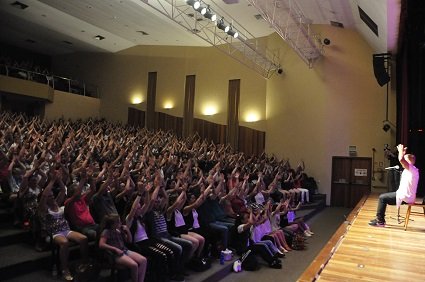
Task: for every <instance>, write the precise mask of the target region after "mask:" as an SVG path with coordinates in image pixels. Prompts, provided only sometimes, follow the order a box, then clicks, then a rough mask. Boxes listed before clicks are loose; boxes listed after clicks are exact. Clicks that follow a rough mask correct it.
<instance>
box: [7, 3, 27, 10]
mask: <svg viewBox="0 0 425 282" xmlns="http://www.w3.org/2000/svg"><path fill="white" fill-rule="evenodd" d="M10 5H12V6H13V7H15V8H18V9H21V10H25V9H26V8H28V5H25V4H24V3H21V2H19V1H15V2H13V3H11V4H10Z"/></svg>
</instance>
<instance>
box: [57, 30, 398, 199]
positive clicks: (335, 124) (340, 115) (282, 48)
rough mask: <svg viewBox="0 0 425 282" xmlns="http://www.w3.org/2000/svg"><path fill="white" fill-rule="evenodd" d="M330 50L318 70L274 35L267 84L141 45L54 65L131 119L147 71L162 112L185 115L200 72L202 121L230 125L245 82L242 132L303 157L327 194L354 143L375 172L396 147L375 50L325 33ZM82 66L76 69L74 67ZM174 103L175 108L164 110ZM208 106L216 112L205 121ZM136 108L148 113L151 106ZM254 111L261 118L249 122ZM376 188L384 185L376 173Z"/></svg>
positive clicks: (177, 50)
mask: <svg viewBox="0 0 425 282" xmlns="http://www.w3.org/2000/svg"><path fill="white" fill-rule="evenodd" d="M315 28H317V31H318V32H319V33H320V34H321V35H322V37H323V38H324V37H328V38H330V40H331V42H332V43H331V45H330V46H326V48H325V54H324V56H323V58H321V59H320V60H319V61H318V62H317V63H316V64H315V66H314V68H313V69H309V68H308V66H307V65H306V64H305V63H304V62H303V61H302V60H301V59H300V58H299V57H298V56H297V55H296V54H295V53H294V52H293V51H292V50H290V49H289V48H288V47H287V45H286V44H285V43H284V42H283V41H282V40H281V39H280V38H279V37H278V36H277V35H271V36H269V37H268V38H267V40H268V46H269V49H271V50H275V51H276V52H278V53H279V55H280V62H281V64H282V67H283V69H284V73H283V74H282V75H278V74H276V75H274V76H273V77H272V78H270V79H269V80H265V79H264V78H262V77H261V76H260V75H259V74H257V73H255V72H253V71H251V70H250V69H248V68H247V67H245V66H244V65H241V64H240V63H239V62H237V61H236V60H234V59H232V58H230V57H228V56H226V55H224V54H222V53H221V52H220V51H218V50H217V49H215V48H213V47H198V48H196V47H186V48H185V47H159V46H138V47H134V48H131V49H128V50H125V51H123V52H120V53H118V54H76V55H70V56H61V57H57V58H55V60H54V68H56V69H64V70H65V72H66V73H68V74H72V75H74V76H75V77H80V78H83V79H84V80H86V81H90V82H92V83H95V84H97V85H99V89H100V94H101V103H100V115H101V116H102V117H105V118H107V119H110V120H116V121H121V122H126V121H127V108H128V106H129V104H130V101H131V97H132V96H133V95H140V97H142V99H143V100H145V99H146V90H147V73H148V72H152V71H155V72H157V73H158V77H157V78H158V80H157V100H156V111H161V112H166V113H168V114H171V115H174V116H179V117H182V116H183V102H184V83H185V76H186V75H192V74H194V75H196V98H195V111H194V114H195V117H196V118H202V119H205V120H208V121H211V122H215V123H219V124H226V111H227V88H228V81H229V80H230V79H241V101H240V106H241V107H240V120H241V125H243V126H248V127H250V128H253V129H257V130H262V131H266V151H267V152H268V153H269V154H271V153H274V154H276V155H277V156H279V157H283V158H289V160H290V163H291V164H292V165H293V166H296V165H297V163H298V162H299V161H300V160H304V161H305V162H306V166H307V172H308V173H309V174H310V175H311V176H313V177H315V178H316V180H318V181H319V190H320V192H322V193H326V194H328V203H329V197H330V189H331V183H330V179H331V160H332V156H345V155H348V147H349V146H350V145H355V146H357V151H358V156H363V157H372V148H376V156H375V165H376V167H375V168H376V170H377V169H378V168H379V169H382V168H383V167H385V166H386V165H388V164H387V161H386V160H385V159H384V156H383V147H384V144H386V143H389V144H391V145H395V144H393V142H394V141H393V140H394V139H395V138H394V132H392V131H389V132H387V133H386V132H384V131H383V130H382V121H383V120H384V119H385V103H386V98H385V93H386V92H385V87H384V88H382V87H379V85H378V84H377V82H376V79H375V77H374V75H373V67H372V54H373V51H372V50H371V48H370V47H369V46H368V45H367V44H366V42H365V41H364V40H363V39H362V38H361V37H360V36H359V35H358V34H357V33H356V32H354V31H351V30H348V29H339V28H333V27H330V26H317V27H315ZM76 62H77V63H76ZM167 100H170V101H171V102H172V103H173V105H174V108H172V109H169V110H165V109H164V107H163V106H164V102H165V101H167ZM208 104H211V105H216V106H217V109H218V113H217V114H216V115H213V116H205V115H203V113H202V111H203V109H204V107H205V106H206V105H208ZM136 108H139V109H145V103H142V104H141V105H137V106H136ZM249 110H253V111H256V112H257V113H258V115H259V116H260V119H261V120H260V121H258V122H254V123H246V122H244V121H243V119H244V117H245V115H246V114H247V112H248V111H249ZM389 113H390V115H389V119H390V121H392V122H393V123H395V122H394V121H395V94H394V93H390V111H389ZM373 176H374V177H375V178H376V181H374V183H373V185H374V186H383V185H385V179H383V181H380V178H381V177H380V176H381V174H380V173H374V175H373Z"/></svg>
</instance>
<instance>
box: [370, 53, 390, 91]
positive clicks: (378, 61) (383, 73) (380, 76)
mask: <svg viewBox="0 0 425 282" xmlns="http://www.w3.org/2000/svg"><path fill="white" fill-rule="evenodd" d="M385 60H386V58H385V57H381V56H373V72H374V73H375V77H376V81H378V84H379V85H380V86H384V85H385V84H387V83H388V82H390V76H389V75H388V73H387V70H386V68H385Z"/></svg>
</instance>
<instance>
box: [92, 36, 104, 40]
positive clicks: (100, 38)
mask: <svg viewBox="0 0 425 282" xmlns="http://www.w3.org/2000/svg"><path fill="white" fill-rule="evenodd" d="M93 38H94V39H96V40H103V39H105V37H103V36H102V35H96V36H95V37H93Z"/></svg>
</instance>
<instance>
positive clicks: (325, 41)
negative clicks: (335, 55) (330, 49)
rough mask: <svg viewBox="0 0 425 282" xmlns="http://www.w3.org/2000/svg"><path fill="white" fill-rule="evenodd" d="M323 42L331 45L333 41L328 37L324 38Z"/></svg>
mask: <svg viewBox="0 0 425 282" xmlns="http://www.w3.org/2000/svg"><path fill="white" fill-rule="evenodd" d="M323 44H325V45H329V44H331V41H330V40H329V39H328V38H325V39H323Z"/></svg>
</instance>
